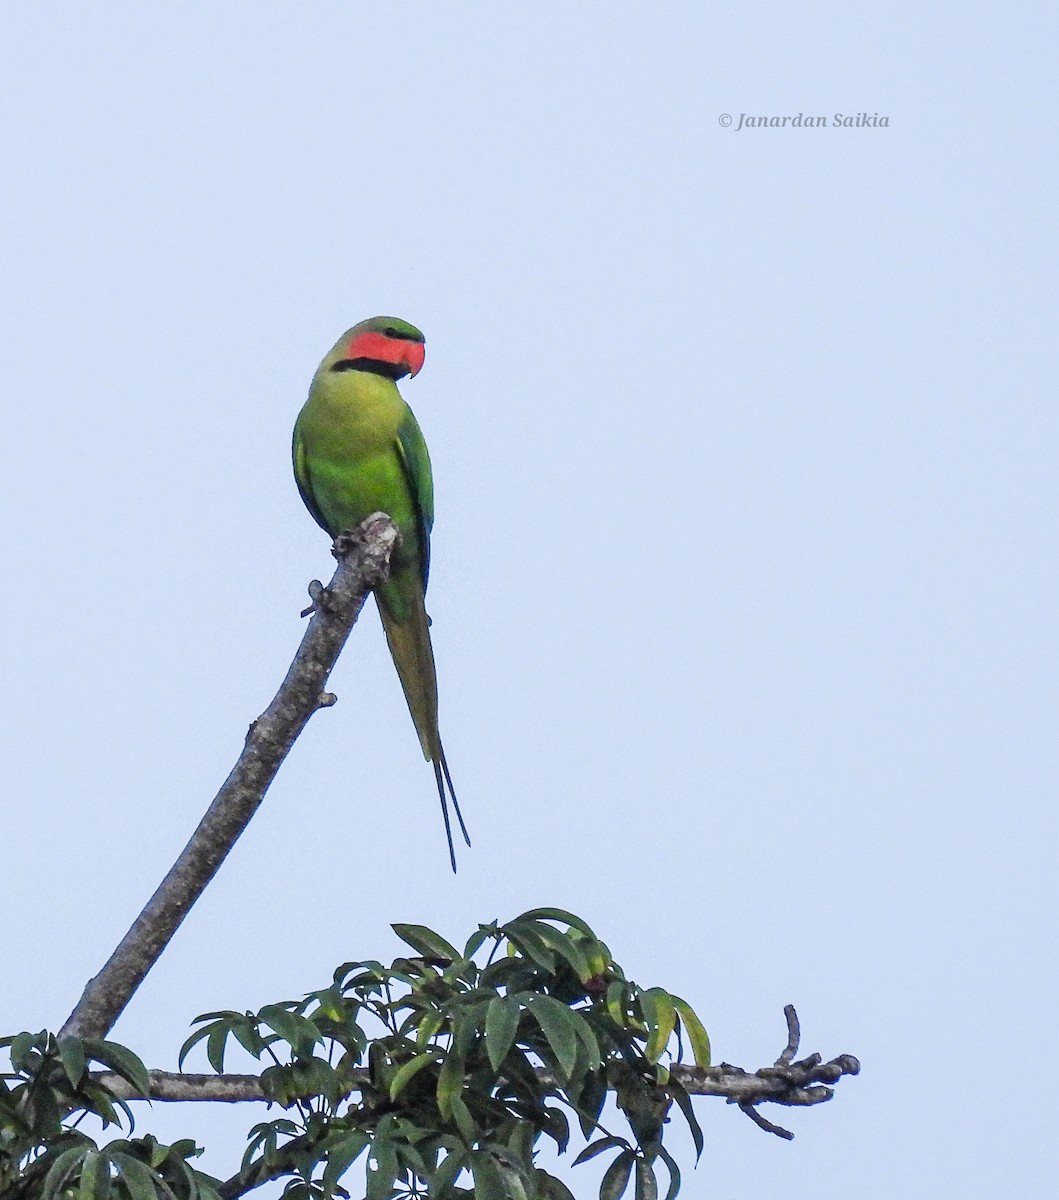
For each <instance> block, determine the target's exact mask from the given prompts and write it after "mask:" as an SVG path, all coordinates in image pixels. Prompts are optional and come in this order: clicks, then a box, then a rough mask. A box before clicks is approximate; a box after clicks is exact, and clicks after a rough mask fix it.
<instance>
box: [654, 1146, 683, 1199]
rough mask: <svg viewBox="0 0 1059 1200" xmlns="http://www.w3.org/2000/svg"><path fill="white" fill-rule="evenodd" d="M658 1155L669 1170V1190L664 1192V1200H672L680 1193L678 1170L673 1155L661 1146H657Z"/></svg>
mask: <svg viewBox="0 0 1059 1200" xmlns="http://www.w3.org/2000/svg"><path fill="white" fill-rule="evenodd" d="M658 1153H659V1155H660V1157H661V1158H662V1161H663V1162H664V1163H665V1164H666V1167H667V1169H668V1170H669V1188H668V1190H667V1191H666V1200H674V1198H675V1196H676V1194H677V1192H679V1191H680V1168H679V1167H678V1166H677V1163H676V1159H674V1157H673V1155H672V1154H670V1153H669V1151H668V1150H667V1149H666V1148H665V1147H664V1146H662V1145H661V1144H659V1147H658Z"/></svg>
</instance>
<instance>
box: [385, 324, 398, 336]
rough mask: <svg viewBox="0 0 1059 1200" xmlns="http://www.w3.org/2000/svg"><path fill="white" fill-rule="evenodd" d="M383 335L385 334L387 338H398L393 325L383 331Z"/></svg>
mask: <svg viewBox="0 0 1059 1200" xmlns="http://www.w3.org/2000/svg"><path fill="white" fill-rule="evenodd" d="M383 333H385V334H386V336H387V337H396V336H397V330H396V329H394V327H393V326H392V325H387V326H386V328H385V329H384V330H383Z"/></svg>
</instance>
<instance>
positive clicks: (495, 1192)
mask: <svg viewBox="0 0 1059 1200" xmlns="http://www.w3.org/2000/svg"><path fill="white" fill-rule="evenodd" d="M471 1175H472V1176H473V1177H474V1200H509V1193H508V1189H507V1187H506V1186H505V1184H504V1177H503V1175H501V1173H500V1168H499V1167H498V1166H497V1165H496V1160H495V1159H494V1158H493V1157H492V1155H490V1154H488V1153H486V1152H485V1151H481V1150H480V1151H478V1152H477V1153H476V1154H472V1155H471Z"/></svg>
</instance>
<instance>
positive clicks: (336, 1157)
mask: <svg viewBox="0 0 1059 1200" xmlns="http://www.w3.org/2000/svg"><path fill="white" fill-rule="evenodd" d="M369 1141H370V1138H369V1137H368V1135H367V1134H366V1133H361V1132H360V1131H359V1130H358V1131H356V1132H354V1133H347V1134H346V1135H345V1136H344V1137H340V1138H339V1139H338V1140H337V1141H335V1142H328V1144H327V1165H326V1166H325V1167H324V1174H323V1178H322V1180H321V1183H322V1185H323V1189H324V1193H325V1195H327V1196H331V1195H333V1194H334V1191H335V1188H336V1187H337V1186H338V1181H339V1180H340V1179H341V1178H342V1176H343V1175H344V1174H345V1173H346V1171H348V1170H349V1168H350V1167H351V1166H352V1165H353V1164H354V1163H355V1162H356V1160H357V1159H358V1158H359V1157H360V1156H361V1154H363V1153H364V1151H365V1150H366V1149H367V1146H368V1143H369Z"/></svg>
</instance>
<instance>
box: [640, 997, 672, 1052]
mask: <svg viewBox="0 0 1059 1200" xmlns="http://www.w3.org/2000/svg"><path fill="white" fill-rule="evenodd" d="M640 1008H641V1009H642V1010H643V1016H644V1022H645V1023H646V1025H647V1028H648V1031H649V1034H650V1036H649V1037H648V1039H647V1045H646V1046H645V1047H644V1057H645V1058H646V1059H647V1061H648V1062H650V1063H656V1062H658V1060H659V1059H660V1058H661V1057H662V1051H663V1050H664V1049H665V1048H666V1046H667V1044H668V1043H669V1038H670V1035H671V1034H672V1032H673V1029H674V1028H675V1026H676V1022H677V1013H676V1009H675V1008H674V1006H673V1002H672V1000H671V999H670V997H669V993H668V992H667V991H666V990H665V989H664V988H658V987H656V988H648V989H647V991H646V992H641V993H640Z"/></svg>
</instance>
